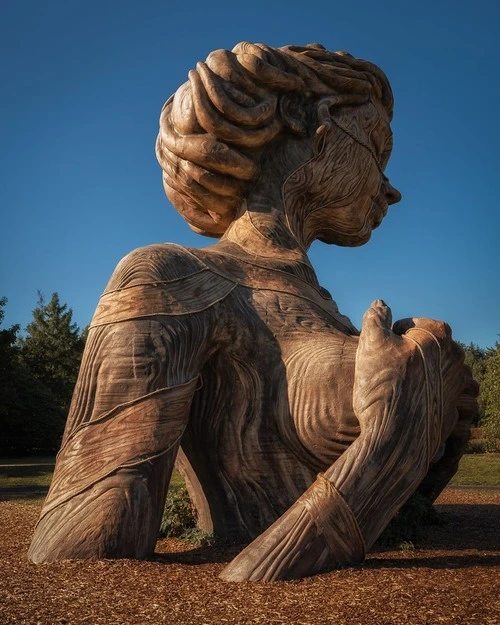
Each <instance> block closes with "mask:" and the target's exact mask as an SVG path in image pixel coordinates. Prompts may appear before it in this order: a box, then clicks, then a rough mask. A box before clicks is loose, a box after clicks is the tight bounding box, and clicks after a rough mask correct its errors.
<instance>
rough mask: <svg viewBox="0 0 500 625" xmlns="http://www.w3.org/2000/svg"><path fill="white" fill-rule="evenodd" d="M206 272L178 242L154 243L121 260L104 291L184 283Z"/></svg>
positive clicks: (205, 268)
mask: <svg viewBox="0 0 500 625" xmlns="http://www.w3.org/2000/svg"><path fill="white" fill-rule="evenodd" d="M207 269H208V268H207V266H206V265H205V264H204V263H203V262H202V261H200V260H199V259H198V258H196V256H194V254H192V253H191V252H190V251H189V250H188V248H186V247H183V246H182V245H177V244H175V243H155V244H154V245H147V246H145V247H139V248H137V249H135V250H133V251H132V252H129V253H128V254H127V255H126V256H125V257H124V258H122V260H121V261H120V262H119V263H118V265H117V267H116V269H115V271H114V272H113V275H112V276H111V280H110V281H109V283H108V285H107V287H106V290H105V292H108V291H114V290H117V289H123V288H126V287H131V286H136V285H139V284H150V283H157V282H171V281H176V280H182V278H187V277H189V276H192V275H193V274H197V273H199V272H201V271H206V270H207Z"/></svg>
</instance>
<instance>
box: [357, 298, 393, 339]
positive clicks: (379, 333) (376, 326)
mask: <svg viewBox="0 0 500 625" xmlns="http://www.w3.org/2000/svg"><path fill="white" fill-rule="evenodd" d="M391 324H392V313H391V309H390V308H389V306H387V304H386V303H385V302H384V301H383V300H381V299H376V300H375V301H374V302H372V304H371V306H370V308H368V310H367V311H366V312H365V314H364V315H363V321H362V325H361V337H362V339H364V340H366V339H368V340H381V339H383V338H385V337H387V336H388V335H389V334H391Z"/></svg>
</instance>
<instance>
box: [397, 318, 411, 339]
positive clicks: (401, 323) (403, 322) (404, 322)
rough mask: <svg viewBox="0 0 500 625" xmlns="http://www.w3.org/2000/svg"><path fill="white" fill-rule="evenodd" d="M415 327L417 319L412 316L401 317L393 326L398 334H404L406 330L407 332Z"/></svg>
mask: <svg viewBox="0 0 500 625" xmlns="http://www.w3.org/2000/svg"><path fill="white" fill-rule="evenodd" d="M414 327H415V320H414V319H413V318H412V317H407V318H406V319H399V320H398V321H396V322H395V324H394V325H393V326H392V331H393V332H394V334H397V335H398V336H402V335H403V334H404V333H405V332H407V331H408V330H409V329H410V328H414Z"/></svg>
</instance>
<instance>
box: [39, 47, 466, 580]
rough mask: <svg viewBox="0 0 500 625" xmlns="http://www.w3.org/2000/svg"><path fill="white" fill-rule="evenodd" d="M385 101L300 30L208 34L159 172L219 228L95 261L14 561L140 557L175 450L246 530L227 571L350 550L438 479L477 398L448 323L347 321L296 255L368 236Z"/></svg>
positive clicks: (380, 185) (286, 568)
mask: <svg viewBox="0 0 500 625" xmlns="http://www.w3.org/2000/svg"><path fill="white" fill-rule="evenodd" d="M392 105H393V98H392V93H391V89H390V87H389V84H388V82H387V79H386V77H385V75H384V74H383V73H382V72H381V71H380V70H379V69H378V68H377V67H375V66H374V65H372V64H370V63H367V62H365V61H361V60H358V59H355V58H353V57H352V56H350V55H349V54H347V53H342V52H338V53H331V52H328V51H327V50H325V49H324V48H323V47H322V46H320V45H318V44H312V45H309V46H305V47H296V46H287V47H284V48H270V47H268V46H265V45H261V44H258V45H254V44H249V43H241V44H239V45H237V46H236V47H235V48H234V49H233V51H232V52H228V51H225V50H217V51H216V52H213V53H212V54H210V56H209V57H208V59H207V61H206V63H198V65H197V67H196V70H193V71H191V72H190V74H189V81H188V82H186V83H185V84H184V85H182V86H181V87H180V88H179V89H178V90H177V92H176V93H175V95H174V96H173V97H172V98H170V99H169V100H168V101H167V103H166V104H165V106H164V107H163V110H162V113H161V119H160V133H159V136H158V141H157V156H158V159H159V162H160V164H161V167H162V169H163V180H164V186H165V190H166V192H167V195H168V197H169V199H170V200H171V202H172V204H173V205H174V206H175V207H176V208H177V210H178V211H179V212H180V213H181V214H182V215H183V216H184V218H185V219H186V220H187V222H188V223H189V225H190V226H191V228H193V229H194V230H195V231H197V232H200V233H202V234H206V235H208V236H214V237H218V238H220V239H221V240H220V241H219V242H217V243H215V244H214V245H212V246H209V247H207V248H205V249H188V248H185V247H182V246H179V245H175V244H168V243H166V244H156V245H151V246H148V247H144V248H140V249H138V250H135V251H133V252H131V253H130V254H129V255H128V256H126V257H125V258H124V259H123V260H122V261H121V262H120V263H119V265H118V267H117V268H116V270H115V272H114V273H113V276H112V277H111V280H110V282H109V284H108V286H107V288H106V290H105V292H104V294H103V296H102V298H101V300H100V302H99V305H98V307H97V310H96V313H95V315H94V318H93V321H92V324H91V329H90V332H89V336H88V340H87V345H86V348H85V353H84V357H83V361H82V366H81V370H80V375H79V378H78V382H77V385H76V388H75V393H74V396H73V402H72V405H71V409H70V413H69V416H68V422H67V426H66V430H65V433H64V438H63V441H62V447H61V450H60V452H59V454H58V458H57V463H56V468H55V473H54V479H53V483H52V486H51V489H50V492H49V495H48V497H47V500H46V502H45V505H44V508H43V511H42V515H41V518H40V520H39V522H38V525H37V528H36V531H35V536H34V538H33V542H32V545H31V548H30V552H29V557H30V558H31V559H32V560H33V561H35V562H50V561H54V560H58V559H66V558H114V557H129V558H143V557H147V556H148V555H150V554H151V553H152V552H153V551H154V546H155V543H156V539H157V534H158V529H159V524H160V521H161V515H162V510H163V505H164V500H165V494H166V491H167V487H168V483H169V480H170V475H171V471H172V468H173V465H174V462H175V460H176V458H177V459H178V462H179V464H180V466H181V469H182V470H183V472H184V475H185V476H186V480H187V484H188V487H189V489H190V492H191V495H192V498H193V501H194V503H195V505H196V507H197V508H198V512H199V518H200V524H201V526H202V527H203V528H204V529H205V530H207V531H213V532H214V533H215V534H216V535H218V536H224V537H228V538H231V539H235V540H242V541H247V542H248V541H250V540H253V542H251V543H250V545H249V546H248V547H246V548H245V549H244V551H243V552H242V553H241V554H240V555H239V556H237V557H236V558H235V560H234V561H233V562H232V563H231V564H230V565H229V566H228V567H227V568H226V569H225V571H224V573H223V576H224V577H225V578H226V579H232V580H240V579H283V578H287V577H296V576H302V575H310V574H312V573H315V572H318V571H321V570H324V569H326V568H330V567H332V566H338V565H344V564H349V563H355V562H359V561H361V560H362V559H363V557H364V555H365V552H366V549H368V548H369V547H370V546H371V545H372V544H373V542H374V541H375V540H376V538H377V537H378V536H379V534H380V533H381V532H382V530H383V529H384V527H385V526H386V525H387V523H388V522H389V521H390V519H391V518H392V517H393V516H394V515H395V514H396V512H397V511H398V509H399V508H400V507H401V506H402V505H403V504H404V502H405V501H406V500H407V499H408V498H409V497H410V495H411V494H412V493H413V492H415V490H416V489H417V488H420V489H421V490H422V491H423V492H425V493H426V494H427V495H428V496H430V497H431V498H435V497H436V496H437V494H438V493H439V492H440V491H441V490H442V488H443V487H444V486H445V485H446V483H447V481H448V480H449V479H450V477H451V476H452V475H453V473H454V472H455V471H456V466H457V463H458V459H459V458H460V455H461V453H462V451H463V446H464V444H465V441H466V438H467V430H468V423H469V420H470V417H471V415H472V413H473V412H474V410H475V401H474V394H475V389H474V383H473V382H472V380H471V379H470V376H469V375H468V372H467V370H466V369H465V367H464V366H463V355H462V353H461V350H460V349H459V347H458V346H457V345H456V344H455V343H454V342H453V341H452V339H451V332H450V330H449V328H448V326H447V325H446V324H444V323H441V322H437V321H432V320H428V319H412V320H404V321H401V322H398V323H397V324H395V325H394V326H392V325H391V314H390V310H389V309H388V307H387V306H386V305H385V304H384V302H382V301H380V300H378V301H376V302H374V303H373V304H372V305H371V307H370V308H369V309H368V311H367V313H366V314H365V317H364V319H363V325H362V329H361V333H360V334H359V333H358V331H357V330H356V329H355V328H354V327H353V325H352V324H351V322H350V321H349V320H348V319H347V318H346V317H344V316H342V315H341V314H340V313H339V311H338V309H337V307H336V305H335V303H334V302H333V300H332V299H331V297H330V296H329V294H328V293H327V292H326V291H325V290H324V289H322V288H321V287H320V285H319V284H318V281H317V278H316V275H315V272H314V269H313V268H312V266H311V264H310V262H309V259H308V257H307V249H308V247H309V246H310V244H311V243H312V241H314V240H315V239H319V240H321V241H324V242H326V243H332V244H337V245H344V246H357V245H362V244H364V243H366V242H367V241H368V240H369V238H370V235H371V232H372V230H373V229H374V228H376V227H377V226H378V225H379V224H380V223H381V221H382V219H383V218H384V216H385V214H386V212H387V208H388V206H389V205H391V204H393V203H395V202H397V201H399V199H400V194H399V192H398V191H396V190H395V189H394V188H393V187H392V186H391V185H390V184H389V181H388V179H387V178H386V176H385V175H384V169H385V167H386V164H387V161H388V159H389V156H390V152H391V146H392V135H391V130H390V125H389V124H390V120H391V116H392Z"/></svg>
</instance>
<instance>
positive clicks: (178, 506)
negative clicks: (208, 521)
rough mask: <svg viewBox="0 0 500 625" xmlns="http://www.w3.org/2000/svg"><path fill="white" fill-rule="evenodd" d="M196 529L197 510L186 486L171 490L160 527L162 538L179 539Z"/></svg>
mask: <svg viewBox="0 0 500 625" xmlns="http://www.w3.org/2000/svg"><path fill="white" fill-rule="evenodd" d="M195 527H196V509H195V507H194V506H193V503H192V501H191V499H190V498H189V493H188V491H187V488H186V487H185V486H176V487H174V488H170V489H169V491H168V494H167V499H166V501H165V509H164V511H163V518H162V521H161V526H160V536H161V537H162V538H163V537H166V536H169V537H173V538H179V537H181V536H182V535H183V534H184V532H186V531H187V530H191V529H194V528H195Z"/></svg>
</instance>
